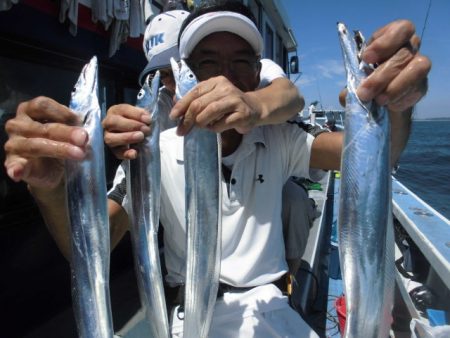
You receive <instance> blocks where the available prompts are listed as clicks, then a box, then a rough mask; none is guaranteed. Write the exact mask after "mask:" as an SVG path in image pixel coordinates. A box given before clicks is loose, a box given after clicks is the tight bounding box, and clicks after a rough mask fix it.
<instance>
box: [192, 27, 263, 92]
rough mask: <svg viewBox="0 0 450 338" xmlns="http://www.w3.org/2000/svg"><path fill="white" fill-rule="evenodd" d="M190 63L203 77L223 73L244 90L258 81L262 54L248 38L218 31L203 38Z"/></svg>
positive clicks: (201, 78)
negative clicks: (258, 54) (258, 53)
mask: <svg viewBox="0 0 450 338" xmlns="http://www.w3.org/2000/svg"><path fill="white" fill-rule="evenodd" d="M188 64H189V66H190V67H191V68H192V70H193V71H194V73H195V75H196V76H197V78H198V80H200V81H203V80H207V79H209V78H211V77H214V76H219V75H223V76H225V77H226V78H227V79H228V80H229V81H230V82H231V83H233V84H234V85H235V86H236V87H238V88H239V89H240V90H242V91H244V92H247V91H251V90H254V89H255V88H256V87H257V86H258V84H259V71H260V69H261V63H260V62H259V58H258V57H257V56H256V55H255V52H254V50H253V48H252V47H251V46H250V44H249V43H248V42H247V41H245V40H244V39H242V38H241V37H239V36H237V35H235V34H232V33H228V32H218V33H213V34H210V35H208V36H207V37H205V38H203V39H202V40H201V41H200V42H199V43H198V44H197V46H196V47H195V48H194V50H193V51H192V53H191V55H190V57H189V60H188Z"/></svg>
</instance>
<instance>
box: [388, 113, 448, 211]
mask: <svg viewBox="0 0 450 338" xmlns="http://www.w3.org/2000/svg"><path fill="white" fill-rule="evenodd" d="M399 164H400V168H399V170H398V171H397V173H396V174H395V177H396V178H397V179H398V180H399V181H400V182H402V183H403V184H404V185H405V186H406V187H408V189H410V190H411V191H413V192H414V193H415V194H416V195H417V196H419V197H420V198H421V199H423V200H424V201H425V202H427V203H428V204H429V205H431V206H432V207H433V208H434V209H436V210H437V211H438V212H439V213H441V214H442V215H444V216H445V217H447V218H449V219H450V120H429V121H413V124H412V130H411V135H410V139H409V142H408V145H407V147H406V149H405V151H404V152H403V154H402V155H401V157H400V161H399Z"/></svg>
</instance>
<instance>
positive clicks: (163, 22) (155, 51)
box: [139, 10, 189, 84]
mask: <svg viewBox="0 0 450 338" xmlns="http://www.w3.org/2000/svg"><path fill="white" fill-rule="evenodd" d="M188 15H189V12H188V11H183V10H173V11H167V12H163V13H161V14H159V15H157V16H155V17H154V18H153V19H152V21H150V23H149V24H148V26H147V28H146V29H145V33H144V42H143V47H144V53H145V57H146V58H147V60H148V64H147V66H146V67H145V68H144V70H143V71H142V73H141V74H140V75H139V83H141V84H142V83H143V80H144V77H145V76H146V75H147V74H148V73H149V72H151V71H152V70H156V69H160V68H165V67H170V58H171V57H173V58H175V59H176V60H177V61H178V60H180V54H179V53H178V44H177V42H178V34H179V33H180V28H181V25H182V24H183V21H184V19H186V18H187V16H188Z"/></svg>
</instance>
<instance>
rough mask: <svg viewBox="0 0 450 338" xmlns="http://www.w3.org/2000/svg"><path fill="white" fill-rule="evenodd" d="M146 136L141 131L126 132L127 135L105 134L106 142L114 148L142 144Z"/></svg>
mask: <svg viewBox="0 0 450 338" xmlns="http://www.w3.org/2000/svg"><path fill="white" fill-rule="evenodd" d="M144 138H145V135H144V133H143V132H141V131H133V132H125V133H110V132H105V135H104V141H105V143H106V144H107V145H108V147H111V148H114V147H119V146H127V145H129V144H135V143H139V142H142V141H143V140H144Z"/></svg>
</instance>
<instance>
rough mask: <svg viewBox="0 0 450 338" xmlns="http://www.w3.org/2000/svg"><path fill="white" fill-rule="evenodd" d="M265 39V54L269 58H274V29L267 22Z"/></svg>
mask: <svg viewBox="0 0 450 338" xmlns="http://www.w3.org/2000/svg"><path fill="white" fill-rule="evenodd" d="M264 39H265V41H264V42H265V45H264V49H265V54H266V58H268V59H272V60H273V59H274V58H273V30H272V28H271V27H270V26H269V25H268V24H267V23H266V34H265V36H264Z"/></svg>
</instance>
